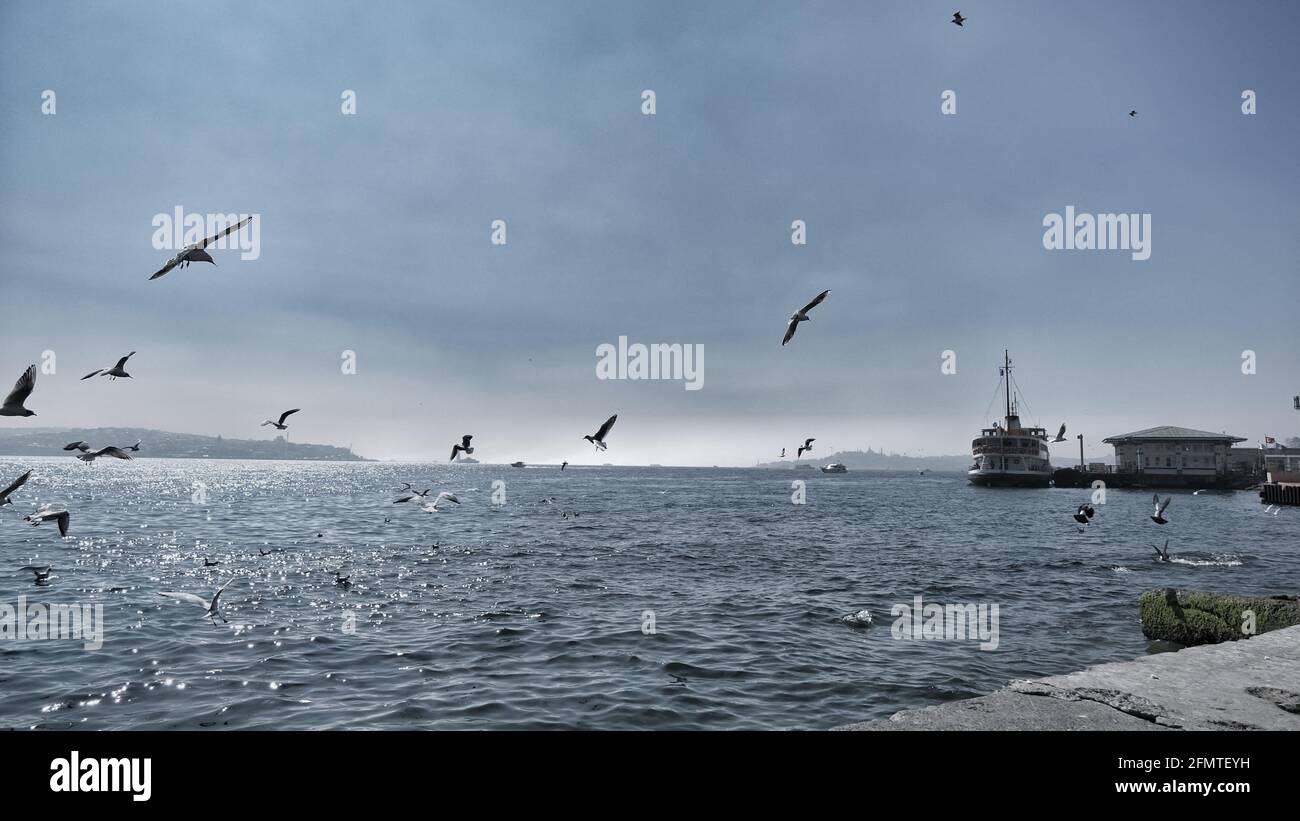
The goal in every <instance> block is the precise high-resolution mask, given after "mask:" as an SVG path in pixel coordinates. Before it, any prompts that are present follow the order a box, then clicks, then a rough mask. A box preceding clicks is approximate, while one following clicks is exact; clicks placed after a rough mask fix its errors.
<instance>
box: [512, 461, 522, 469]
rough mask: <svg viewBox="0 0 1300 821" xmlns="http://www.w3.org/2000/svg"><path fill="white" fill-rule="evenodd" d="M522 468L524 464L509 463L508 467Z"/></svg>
mask: <svg viewBox="0 0 1300 821" xmlns="http://www.w3.org/2000/svg"><path fill="white" fill-rule="evenodd" d="M523 466H524V463H523V462H511V463H510V467H512V468H521V467H523Z"/></svg>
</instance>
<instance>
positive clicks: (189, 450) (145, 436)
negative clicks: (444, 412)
mask: <svg viewBox="0 0 1300 821" xmlns="http://www.w3.org/2000/svg"><path fill="white" fill-rule="evenodd" d="M78 440H80V441H84V442H86V443H87V444H89V445H90V446H91V447H92V448H93V449H99V448H101V447H105V446H107V445H117V446H118V447H120V448H125V447H127V446H129V445H133V444H135V443H136V441H137V440H138V441H139V442H140V443H141V444H140V450H139V451H138V452H133V453H132V454H131V457H132V458H136V459H139V458H146V459H147V458H150V457H153V458H159V459H292V460H302V461H330V462H365V461H370V460H368V459H366V458H364V457H362V456H358V455H356V454H355V453H353V452H352V451H351V449H349V448H339V447H335V446H333V445H316V444H310V443H306V442H290V441H288V440H286V439H285V438H284V436H283V435H282V434H281V435H278V436H276V437H275V438H274V439H226V438H224V437H222V436H201V435H199V434H193V433H171V432H169V431H161V430H152V429H149V428H3V429H0V454H4V455H6V456H71V455H74V454H75V451H72V452H70V451H65V450H64V449H63V446H64V445H66V444H68V443H69V442H76V441H78Z"/></svg>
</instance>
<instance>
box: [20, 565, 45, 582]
mask: <svg viewBox="0 0 1300 821" xmlns="http://www.w3.org/2000/svg"><path fill="white" fill-rule="evenodd" d="M21 569H22V570H30V571H32V573H34V574H36V583H37V584H44V583H45V582H48V581H49V580H50V570H51V568H50V566H49V565H46V566H45V567H33V566H31V565H30V564H29V565H27V566H26V567H23V568H21Z"/></svg>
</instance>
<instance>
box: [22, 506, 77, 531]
mask: <svg viewBox="0 0 1300 821" xmlns="http://www.w3.org/2000/svg"><path fill="white" fill-rule="evenodd" d="M70 518H71V516H69V515H68V511H66V510H49V509H48V508H43V509H41V510H38V511H36V512H35V513H33V514H32V515H30V516H24V517H23V521H24V522H31V525H32V527H39V526H40V525H42V524H44V523H45V522H51V521H52V522H57V523H58V525H59V535H60V536H67V535H68V520H69V519H70Z"/></svg>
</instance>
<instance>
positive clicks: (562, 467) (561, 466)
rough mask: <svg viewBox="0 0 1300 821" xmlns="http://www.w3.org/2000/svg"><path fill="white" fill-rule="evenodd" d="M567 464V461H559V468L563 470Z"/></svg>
mask: <svg viewBox="0 0 1300 821" xmlns="http://www.w3.org/2000/svg"><path fill="white" fill-rule="evenodd" d="M568 466H569V463H568V462H561V463H560V470H564V469H565V468H567V467H568Z"/></svg>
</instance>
